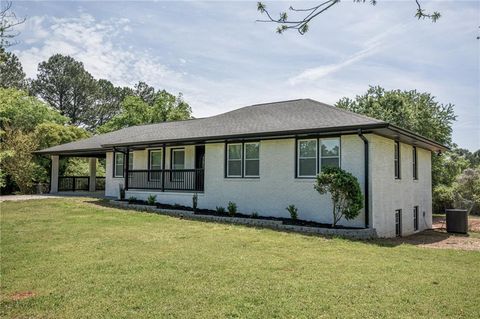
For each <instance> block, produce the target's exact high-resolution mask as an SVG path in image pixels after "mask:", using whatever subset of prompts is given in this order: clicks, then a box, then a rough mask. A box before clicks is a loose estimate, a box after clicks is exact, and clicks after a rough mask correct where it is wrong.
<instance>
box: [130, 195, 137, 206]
mask: <svg viewBox="0 0 480 319" xmlns="http://www.w3.org/2000/svg"><path fill="white" fill-rule="evenodd" d="M136 201H137V198H136V197H135V196H130V197H129V198H128V203H129V204H133V203H135V202H136Z"/></svg>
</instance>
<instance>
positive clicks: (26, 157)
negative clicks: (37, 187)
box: [0, 128, 39, 194]
mask: <svg viewBox="0 0 480 319" xmlns="http://www.w3.org/2000/svg"><path fill="white" fill-rule="evenodd" d="M37 145H38V143H37V140H36V139H35V136H34V134H33V133H24V132H22V131H20V130H15V129H9V128H6V129H5V130H4V131H2V143H1V146H0V159H1V162H0V167H1V170H2V171H3V172H4V174H8V175H10V176H11V178H12V180H13V181H14V182H15V183H16V184H17V186H18V187H19V188H20V191H21V192H22V193H24V194H25V193H30V191H31V187H32V186H33V182H34V181H33V178H34V176H35V174H36V172H37V171H38V169H39V167H38V165H37V164H36V163H35V162H34V161H33V155H32V152H33V151H34V150H36V149H37ZM1 184H5V182H4V181H2V182H1Z"/></svg>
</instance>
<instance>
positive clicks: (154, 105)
mask: <svg viewBox="0 0 480 319" xmlns="http://www.w3.org/2000/svg"><path fill="white" fill-rule="evenodd" d="M140 94H143V95H145V93H143V92H142V93H140ZM149 103H151V104H149ZM191 117H192V110H191V108H190V106H189V105H188V104H187V103H186V102H184V101H183V98H182V95H181V94H180V95H179V96H177V97H175V96H174V95H172V94H170V93H168V92H166V91H159V92H156V93H155V95H154V98H152V97H150V96H146V97H145V96H143V98H142V97H141V96H128V97H126V98H125V99H124V100H123V102H122V104H121V112H120V114H118V115H116V116H114V117H113V118H112V119H111V120H110V121H108V122H107V123H105V124H104V125H102V126H100V127H99V128H98V132H100V133H106V132H111V131H115V130H119V129H122V128H125V127H129V126H134V125H141V124H152V123H159V122H165V121H176V120H186V119H189V118H191Z"/></svg>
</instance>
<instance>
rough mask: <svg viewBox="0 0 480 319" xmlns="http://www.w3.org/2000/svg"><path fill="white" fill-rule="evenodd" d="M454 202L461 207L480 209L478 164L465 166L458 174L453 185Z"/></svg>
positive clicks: (479, 169) (479, 170) (479, 173)
mask: <svg viewBox="0 0 480 319" xmlns="http://www.w3.org/2000/svg"><path fill="white" fill-rule="evenodd" d="M453 189H454V194H455V202H456V203H457V205H461V206H463V207H462V208H468V209H470V208H472V209H474V210H475V211H476V212H478V211H479V209H480V166H479V167H477V168H475V169H473V168H467V169H465V170H464V171H463V173H462V174H460V175H459V176H458V177H457V179H456V182H455V183H454V186H453Z"/></svg>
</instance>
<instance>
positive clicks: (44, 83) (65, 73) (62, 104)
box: [32, 54, 97, 125]
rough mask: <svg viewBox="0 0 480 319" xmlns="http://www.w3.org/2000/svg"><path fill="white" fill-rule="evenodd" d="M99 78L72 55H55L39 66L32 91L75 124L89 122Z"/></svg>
mask: <svg viewBox="0 0 480 319" xmlns="http://www.w3.org/2000/svg"><path fill="white" fill-rule="evenodd" d="M96 90H97V87H96V82H95V79H94V78H93V77H92V76H91V75H90V73H88V72H87V71H86V70H85V68H84V67H83V63H82V62H79V61H76V60H75V59H73V58H72V57H70V56H65V55H61V54H55V55H53V56H51V57H50V58H49V59H48V61H44V62H41V63H40V64H39V65H38V74H37V79H36V80H33V81H32V91H33V93H34V94H36V95H37V96H38V97H40V98H42V99H43V100H45V101H46V102H47V103H48V104H50V105H51V106H52V107H54V108H56V109H57V110H58V111H59V112H60V113H61V114H62V115H64V116H67V117H68V118H69V119H70V122H71V123H72V124H74V125H81V124H85V123H86V122H88V117H89V116H90V115H91V114H92V112H93V110H92V107H93V105H94V102H95V94H96Z"/></svg>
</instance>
